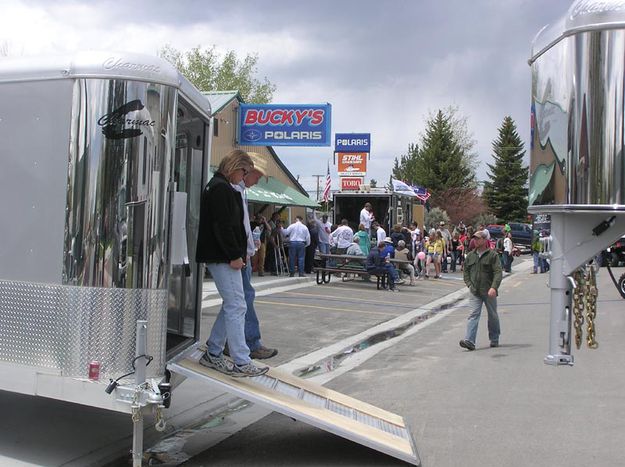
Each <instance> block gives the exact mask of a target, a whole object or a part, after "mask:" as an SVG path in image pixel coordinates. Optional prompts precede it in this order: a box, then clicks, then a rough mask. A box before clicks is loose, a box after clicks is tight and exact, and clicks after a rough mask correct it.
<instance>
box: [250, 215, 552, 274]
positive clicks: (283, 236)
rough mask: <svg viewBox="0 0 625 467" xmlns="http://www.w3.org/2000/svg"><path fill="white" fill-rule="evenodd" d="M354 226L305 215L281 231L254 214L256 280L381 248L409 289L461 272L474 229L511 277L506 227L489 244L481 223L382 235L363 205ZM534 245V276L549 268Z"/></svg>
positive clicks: (275, 219) (512, 251)
mask: <svg viewBox="0 0 625 467" xmlns="http://www.w3.org/2000/svg"><path fill="white" fill-rule="evenodd" d="M359 221H360V223H359V225H358V230H356V231H354V230H353V229H352V228H351V227H350V222H349V220H348V219H342V220H341V221H340V223H338V224H336V225H333V224H332V223H331V222H329V221H328V216H327V215H325V214H324V215H323V216H321V218H317V217H316V216H315V215H314V214H313V213H310V214H308V216H307V219H306V220H304V219H303V218H302V217H300V216H298V217H296V219H295V221H294V222H293V223H292V224H290V225H289V226H287V227H284V226H283V225H282V221H281V220H280V214H279V212H275V213H274V214H273V215H272V217H271V219H270V220H269V221H266V220H265V218H264V217H263V216H259V215H257V216H256V217H255V219H254V221H252V223H251V228H252V230H253V232H255V236H254V239H255V243H256V249H257V252H258V254H257V255H256V256H255V257H254V262H255V268H256V270H257V271H258V275H259V276H263V275H264V274H265V271H269V272H270V273H271V274H272V275H278V274H279V269H280V264H281V263H282V262H283V261H284V263H287V262H288V271H289V274H290V276H294V275H295V274H296V273H297V274H298V275H299V276H305V275H306V274H310V273H311V272H312V270H313V266H314V259H315V254H316V252H319V253H322V254H328V253H333V254H349V255H358V256H368V255H369V254H370V252H371V251H372V249H379V248H380V244H381V243H384V244H385V245H392V247H393V248H392V250H393V251H392V252H391V255H390V257H391V258H396V257H397V258H398V259H401V260H403V261H402V262H401V263H400V271H401V272H403V273H405V275H406V276H407V277H409V278H410V282H409V284H414V283H415V281H416V280H418V279H421V278H423V279H429V278H435V279H438V278H440V277H442V274H445V273H448V272H452V273H454V272H457V271H458V270H459V272H462V270H463V265H464V259H465V256H466V254H467V253H468V252H469V251H471V250H472V249H473V248H474V247H475V246H474V240H473V239H472V236H473V234H474V233H475V232H476V231H479V230H483V231H485V232H486V233H487V234H488V235H489V237H488V238H487V246H488V247H489V248H491V249H494V250H495V252H496V253H497V255H498V257H499V259H500V261H501V267H502V269H503V271H505V272H511V268H512V263H513V261H514V257H515V255H516V254H517V253H518V251H517V249H516V248H515V246H514V244H513V242H512V235H511V233H510V231H509V227H507V228H505V229H504V234H503V236H502V237H501V238H498V239H491V238H490V234H489V233H488V230H487V229H486V228H485V226H484V225H483V224H480V225H478V226H477V227H475V228H474V227H473V226H472V225H468V226H465V225H464V223H463V222H459V223H458V224H455V225H447V223H446V222H445V221H440V222H438V224H437V225H431V226H429V227H428V228H426V226H421V227H419V226H418V225H417V224H416V223H415V222H413V223H411V224H410V225H402V224H396V225H394V226H393V227H392V229H391V230H390V232H389V233H387V232H386V230H385V229H384V227H383V226H382V225H380V224H379V223H378V222H377V221H376V220H375V216H374V215H373V212H372V208H371V204H370V203H366V204H365V205H364V207H363V209H362V211H361V213H360V218H359ZM534 243H535V244H533V245H532V251H533V253H535V254H534V259H535V271H538V270H540V272H546V271H547V270H548V267H549V266H548V264H547V260H546V259H544V258H542V255H541V252H542V251H544V244H543V243H542V241H541V239H539V238H538V237H536V239H535V242H534ZM383 248H384V246H383ZM387 253H388V252H387ZM397 255H399V256H397ZM283 256H284V257H285V258H284V259H283Z"/></svg>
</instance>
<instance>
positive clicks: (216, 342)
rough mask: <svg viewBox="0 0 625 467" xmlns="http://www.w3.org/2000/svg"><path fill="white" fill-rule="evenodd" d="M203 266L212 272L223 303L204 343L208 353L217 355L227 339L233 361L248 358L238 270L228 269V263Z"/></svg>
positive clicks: (241, 362)
mask: <svg viewBox="0 0 625 467" xmlns="http://www.w3.org/2000/svg"><path fill="white" fill-rule="evenodd" d="M206 267H207V268H208V270H209V271H210V273H211V276H213V280H214V281H215V286H216V287H217V291H218V292H219V295H221V299H222V300H223V303H222V305H221V309H220V310H219V314H218V315H217V319H216V320H215V324H213V329H211V333H210V336H209V337H208V341H206V345H207V347H208V353H210V354H211V355H216V356H217V355H221V354H222V352H223V349H224V345H225V344H226V340H227V341H228V349H229V350H230V356H231V357H232V360H234V363H236V364H237V365H245V364H246V363H249V362H250V361H251V360H250V349H249V348H248V346H247V345H246V343H245V329H244V327H245V313H246V311H247V306H246V304H245V294H244V292H243V279H242V274H241V271H239V270H238V269H232V268H231V267H230V264H229V263H208V264H206Z"/></svg>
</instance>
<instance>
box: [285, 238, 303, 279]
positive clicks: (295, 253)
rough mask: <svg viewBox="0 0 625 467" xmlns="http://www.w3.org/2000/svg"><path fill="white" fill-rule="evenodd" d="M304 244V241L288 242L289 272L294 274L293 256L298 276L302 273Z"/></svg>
mask: <svg viewBox="0 0 625 467" xmlns="http://www.w3.org/2000/svg"><path fill="white" fill-rule="evenodd" d="M305 252H306V244H305V243H304V242H290V243H289V272H290V273H291V274H295V258H297V270H298V272H299V275H300V276H303V275H304V253H305Z"/></svg>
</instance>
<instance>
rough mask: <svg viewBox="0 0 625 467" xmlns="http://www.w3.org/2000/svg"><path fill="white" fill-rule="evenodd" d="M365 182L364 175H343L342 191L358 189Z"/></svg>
mask: <svg viewBox="0 0 625 467" xmlns="http://www.w3.org/2000/svg"><path fill="white" fill-rule="evenodd" d="M364 182H365V181H364V178H363V177H341V191H358V190H360V185H362V184H363V183H364Z"/></svg>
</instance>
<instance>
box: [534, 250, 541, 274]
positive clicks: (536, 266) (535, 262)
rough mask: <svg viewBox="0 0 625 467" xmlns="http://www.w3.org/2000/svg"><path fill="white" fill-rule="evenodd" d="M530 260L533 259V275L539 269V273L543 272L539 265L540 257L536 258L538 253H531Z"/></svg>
mask: <svg viewBox="0 0 625 467" xmlns="http://www.w3.org/2000/svg"><path fill="white" fill-rule="evenodd" d="M532 258H533V259H534V273H537V272H538V268H540V272H543V270H542V269H543V267H542V266H543V265H542V264H541V263H540V256H538V252H537V251H534V252H532Z"/></svg>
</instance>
